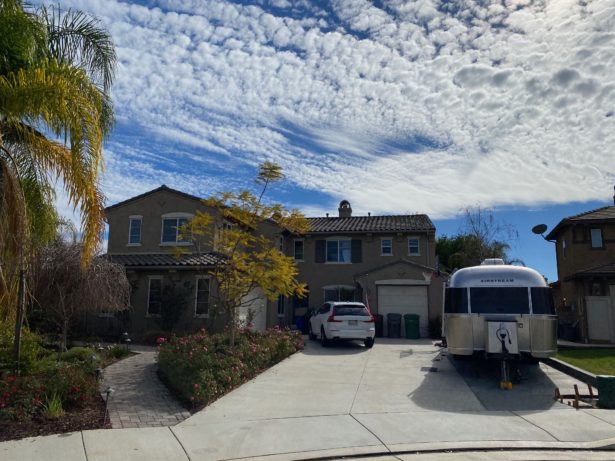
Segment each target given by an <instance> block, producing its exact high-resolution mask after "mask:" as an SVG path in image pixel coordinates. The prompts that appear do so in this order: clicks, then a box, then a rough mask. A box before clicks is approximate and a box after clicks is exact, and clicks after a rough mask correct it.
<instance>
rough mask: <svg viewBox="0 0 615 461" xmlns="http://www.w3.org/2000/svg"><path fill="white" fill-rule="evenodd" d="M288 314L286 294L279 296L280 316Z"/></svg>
mask: <svg viewBox="0 0 615 461" xmlns="http://www.w3.org/2000/svg"><path fill="white" fill-rule="evenodd" d="M285 315H286V310H285V307H284V296H279V297H278V317H284V316H285Z"/></svg>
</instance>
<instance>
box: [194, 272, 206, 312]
mask: <svg viewBox="0 0 615 461" xmlns="http://www.w3.org/2000/svg"><path fill="white" fill-rule="evenodd" d="M208 315H209V278H206V277H198V278H197V279H196V296H195V305H194V316H195V317H207V316H208Z"/></svg>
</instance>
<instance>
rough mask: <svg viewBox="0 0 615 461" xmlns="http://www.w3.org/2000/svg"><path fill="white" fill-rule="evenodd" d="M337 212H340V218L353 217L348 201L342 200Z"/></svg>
mask: <svg viewBox="0 0 615 461" xmlns="http://www.w3.org/2000/svg"><path fill="white" fill-rule="evenodd" d="M337 211H338V212H339V216H340V218H350V217H351V216H352V208H351V207H350V202H349V201H348V200H342V201H341V202H340V207H339V208H338V209H337Z"/></svg>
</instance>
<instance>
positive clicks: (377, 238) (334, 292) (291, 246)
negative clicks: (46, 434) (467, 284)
mask: <svg viewBox="0 0 615 461" xmlns="http://www.w3.org/2000/svg"><path fill="white" fill-rule="evenodd" d="M197 211H203V212H208V213H212V211H213V210H211V209H207V207H206V206H205V205H204V204H203V202H202V200H201V199H200V198H199V197H195V196H192V195H189V194H186V193H183V192H181V191H177V190H174V189H171V188H169V187H166V186H161V187H159V188H157V189H154V190H152V191H150V192H147V193H145V194H142V195H139V196H136V197H133V198H131V199H128V200H125V201H123V202H120V203H117V204H115V205H112V206H110V207H108V208H107V209H106V217H107V223H108V225H109V242H108V256H109V257H110V259H111V260H113V261H115V262H118V263H121V264H123V265H124V266H125V267H126V271H127V275H128V279H129V280H130V282H131V284H132V288H133V292H132V298H131V306H132V309H131V312H130V314H129V322H128V325H125V326H122V328H126V329H129V330H130V331H131V333H132V334H134V335H136V336H140V335H143V334H145V333H147V332H148V331H157V330H160V329H161V321H162V320H163V319H161V313H162V310H163V309H162V305H163V303H168V302H172V300H173V295H174V294H175V295H176V294H177V293H181V294H182V296H183V297H184V299H187V300H188V308H186V309H184V310H183V312H182V315H181V318H179V319H177V322H176V328H177V329H183V330H188V331H190V330H196V329H199V328H203V327H207V326H208V323H209V322H208V320H209V310H210V308H211V299H212V296H211V294H212V293H213V292H214V290H215V286H213V285H214V284H213V281H212V280H210V278H209V277H208V275H207V270H208V268H211V267H212V265H213V264H214V263H215V262H216V258H217V255H216V252H215V248H211V245H209V246H208V244H207V242H193V241H192V240H190V241H189V240H187V239H186V240H184V239H183V238H182V235H181V234H180V233H179V232H178V228H179V227H181V226H182V225H183V224H184V223H186V222H187V221H189V220H190V219H191V218H192V217H193V216H194V215H195V213H196V212H197ZM308 220H309V224H310V231H309V232H308V233H307V234H305V235H301V236H296V235H292V234H290V233H289V232H287V231H286V230H284V229H281V228H279V227H278V226H276V225H275V224H274V223H273V222H265V223H263V224H262V225H261V226H260V228H259V230H258V231H259V232H262V233H264V234H265V235H267V237H269V239H270V240H271V241H272V242H273V244H275V245H279V248H280V249H281V250H282V251H284V252H286V254H287V255H290V256H293V257H294V258H295V260H296V262H297V265H298V267H299V276H298V278H299V280H300V281H302V282H305V283H306V284H307V285H308V287H309V296H308V297H307V298H304V299H296V298H294V297H290V298H284V297H281V298H280V299H279V300H277V301H276V302H269V301H267V300H266V299H264V298H263V297H257V300H256V301H254V303H255V304H254V305H253V306H250V308H251V309H252V310H253V311H255V312H257V313H258V314H257V318H256V319H255V322H254V323H255V325H256V327H257V328H265V327H270V326H273V325H285V326H291V325H294V324H295V323H297V319H298V318H299V317H301V316H303V315H304V314H305V313H306V311H307V309H309V308H311V309H318V308H319V307H320V306H321V305H322V303H323V302H325V301H331V300H356V301H363V302H366V303H369V307H370V308H371V310H372V311H373V312H374V313H380V314H383V315H386V314H387V313H389V312H396V313H400V314H405V313H416V314H419V315H420V316H421V321H420V325H421V333H422V335H424V336H426V335H427V324H428V320H429V319H434V318H436V317H438V316H439V315H440V314H441V296H442V281H441V279H440V278H439V277H438V276H437V274H436V273H435V269H434V267H435V265H436V264H435V227H434V225H433V223H432V222H431V220H430V219H429V218H428V217H427V216H426V215H402V216H369V215H368V216H352V209H351V207H350V203H348V202H346V201H342V202H341V203H340V207H339V210H338V216H337V217H328V216H327V217H321V218H308ZM178 246H179V247H182V248H183V249H184V250H185V253H186V254H184V255H182V256H181V257H179V258H178V257H177V255H176V250H175V249H176V248H177V247H178ZM169 293H170V295H169ZM169 299H170V301H169ZM220 321H221V322H222V321H223V319H221V320H220ZM218 326H219V325H218ZM214 327H215V325H214ZM103 333H104V332H103Z"/></svg>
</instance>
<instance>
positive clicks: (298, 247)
mask: <svg viewBox="0 0 615 461" xmlns="http://www.w3.org/2000/svg"><path fill="white" fill-rule="evenodd" d="M294 254H295V261H303V240H295V253H294Z"/></svg>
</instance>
